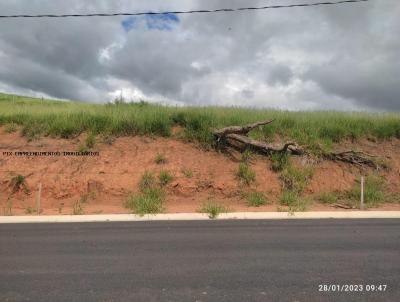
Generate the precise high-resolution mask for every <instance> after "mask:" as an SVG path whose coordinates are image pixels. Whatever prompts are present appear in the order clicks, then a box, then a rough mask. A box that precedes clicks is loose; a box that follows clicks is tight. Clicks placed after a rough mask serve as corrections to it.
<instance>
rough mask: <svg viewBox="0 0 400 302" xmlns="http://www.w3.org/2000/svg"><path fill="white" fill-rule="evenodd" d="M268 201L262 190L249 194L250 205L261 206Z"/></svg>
mask: <svg viewBox="0 0 400 302" xmlns="http://www.w3.org/2000/svg"><path fill="white" fill-rule="evenodd" d="M268 203H269V202H268V199H267V197H266V196H265V194H264V193H262V192H251V193H249V194H248V195H247V205H248V206H249V207H260V206H263V205H266V204H268Z"/></svg>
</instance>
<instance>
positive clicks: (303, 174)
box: [281, 165, 314, 194]
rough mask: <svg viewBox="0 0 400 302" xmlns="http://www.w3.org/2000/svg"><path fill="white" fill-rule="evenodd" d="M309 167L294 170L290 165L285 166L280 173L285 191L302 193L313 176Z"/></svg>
mask: <svg viewBox="0 0 400 302" xmlns="http://www.w3.org/2000/svg"><path fill="white" fill-rule="evenodd" d="M313 173H314V171H313V169H312V168H311V167H302V168H296V167H294V166H292V165H289V166H287V167H286V168H285V169H284V170H283V171H282V173H281V179H282V181H283V183H284V186H285V189H287V190H290V191H294V192H297V193H299V194H300V193H302V192H303V190H304V189H305V187H306V186H307V184H308V182H309V181H310V179H311V177H312V176H313Z"/></svg>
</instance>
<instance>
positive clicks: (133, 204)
mask: <svg viewBox="0 0 400 302" xmlns="http://www.w3.org/2000/svg"><path fill="white" fill-rule="evenodd" d="M164 200H165V193H164V192H163V190H161V189H159V188H150V189H146V190H145V191H143V192H142V193H140V194H132V195H130V196H128V199H127V200H126V202H125V207H126V208H128V209H130V210H131V211H132V212H133V213H135V214H138V215H141V216H143V215H145V214H157V213H161V212H162V211H163V203H164Z"/></svg>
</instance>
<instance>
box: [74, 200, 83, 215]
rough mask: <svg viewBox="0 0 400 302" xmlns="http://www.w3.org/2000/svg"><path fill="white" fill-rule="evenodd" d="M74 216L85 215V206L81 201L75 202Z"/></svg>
mask: <svg viewBox="0 0 400 302" xmlns="http://www.w3.org/2000/svg"><path fill="white" fill-rule="evenodd" d="M72 215H83V206H82V203H81V201H80V200H77V201H75V202H74V205H73V207H72Z"/></svg>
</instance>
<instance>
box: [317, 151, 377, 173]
mask: <svg viewBox="0 0 400 302" xmlns="http://www.w3.org/2000/svg"><path fill="white" fill-rule="evenodd" d="M323 157H325V158H326V159H329V160H333V161H342V162H346V163H350V164H353V165H357V166H360V167H362V166H369V167H371V168H374V169H379V164H378V163H377V162H376V161H375V160H374V159H373V158H375V157H376V156H374V155H370V154H367V153H365V152H362V151H353V150H350V151H343V152H338V153H335V152H330V153H325V154H323Z"/></svg>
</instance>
